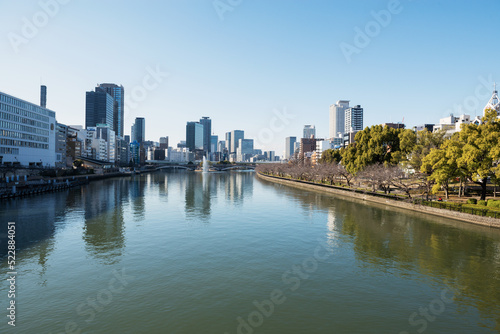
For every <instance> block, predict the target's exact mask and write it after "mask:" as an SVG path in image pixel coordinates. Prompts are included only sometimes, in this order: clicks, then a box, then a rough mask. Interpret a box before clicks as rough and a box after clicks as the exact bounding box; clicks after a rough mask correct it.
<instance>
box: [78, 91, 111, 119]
mask: <svg viewBox="0 0 500 334" xmlns="http://www.w3.org/2000/svg"><path fill="white" fill-rule="evenodd" d="M113 111H114V100H113V97H112V96H111V95H109V94H108V93H106V91H105V90H104V89H102V88H99V87H96V89H95V92H87V93H86V98H85V128H89V127H95V126H97V124H107V125H109V126H113V122H114V118H113Z"/></svg>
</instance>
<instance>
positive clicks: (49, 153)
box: [0, 92, 56, 167]
mask: <svg viewBox="0 0 500 334" xmlns="http://www.w3.org/2000/svg"><path fill="white" fill-rule="evenodd" d="M55 128H56V113H55V112H54V111H52V110H49V109H47V108H43V107H40V106H38V105H36V104H33V103H30V102H27V101H24V100H21V99H18V98H16V97H14V96H11V95H8V94H5V93H2V92H0V162H1V163H4V164H5V163H7V164H14V165H22V166H39V167H41V166H43V167H46V166H50V167H54V166H55V162H56V132H55Z"/></svg>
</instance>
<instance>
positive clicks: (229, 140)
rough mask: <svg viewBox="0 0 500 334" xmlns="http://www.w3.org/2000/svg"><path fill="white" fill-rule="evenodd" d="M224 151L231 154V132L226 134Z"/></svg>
mask: <svg viewBox="0 0 500 334" xmlns="http://www.w3.org/2000/svg"><path fill="white" fill-rule="evenodd" d="M226 149H227V153H228V154H231V132H226Z"/></svg>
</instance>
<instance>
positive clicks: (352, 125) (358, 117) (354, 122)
mask: <svg viewBox="0 0 500 334" xmlns="http://www.w3.org/2000/svg"><path fill="white" fill-rule="evenodd" d="M361 130H363V108H361V106H360V105H357V106H355V107H351V108H347V109H346V110H345V132H344V133H351V132H357V131H361Z"/></svg>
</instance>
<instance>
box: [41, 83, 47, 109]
mask: <svg viewBox="0 0 500 334" xmlns="http://www.w3.org/2000/svg"><path fill="white" fill-rule="evenodd" d="M40 107H42V108H47V86H43V85H42V86H40Z"/></svg>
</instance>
